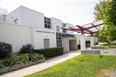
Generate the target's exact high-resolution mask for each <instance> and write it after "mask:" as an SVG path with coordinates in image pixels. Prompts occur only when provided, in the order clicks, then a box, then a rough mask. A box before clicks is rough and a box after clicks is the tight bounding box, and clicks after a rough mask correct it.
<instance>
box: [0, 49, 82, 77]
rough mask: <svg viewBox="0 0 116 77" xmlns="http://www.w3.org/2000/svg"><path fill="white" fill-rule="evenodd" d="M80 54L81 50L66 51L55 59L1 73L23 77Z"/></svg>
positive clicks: (7, 76) (6, 76)
mask: <svg viewBox="0 0 116 77" xmlns="http://www.w3.org/2000/svg"><path fill="white" fill-rule="evenodd" d="M80 54H81V52H80V51H71V52H69V53H66V54H64V55H61V56H58V57H55V58H53V59H50V60H47V61H45V62H43V63H40V64H37V65H33V66H29V67H26V68H23V69H19V70H16V71H12V72H8V73H5V74H3V75H1V76H0V77H22V76H25V75H28V74H32V73H35V72H38V71H42V70H45V69H47V68H49V67H51V66H53V65H56V64H58V63H61V62H64V61H66V60H68V59H70V58H73V57H75V56H78V55H80Z"/></svg>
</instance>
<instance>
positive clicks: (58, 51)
mask: <svg viewBox="0 0 116 77" xmlns="http://www.w3.org/2000/svg"><path fill="white" fill-rule="evenodd" d="M34 52H36V53H40V54H43V55H44V57H45V58H50V57H54V56H58V55H62V54H63V47H56V48H46V49H36V50H34Z"/></svg>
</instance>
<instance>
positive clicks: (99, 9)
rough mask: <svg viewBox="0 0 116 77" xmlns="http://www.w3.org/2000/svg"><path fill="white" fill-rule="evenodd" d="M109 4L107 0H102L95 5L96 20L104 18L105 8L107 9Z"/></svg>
mask: <svg viewBox="0 0 116 77" xmlns="http://www.w3.org/2000/svg"><path fill="white" fill-rule="evenodd" d="M107 5H108V1H107V0H102V1H100V3H98V4H96V5H95V7H94V15H95V20H96V21H98V20H102V19H104V18H105V17H104V9H106V6H107Z"/></svg>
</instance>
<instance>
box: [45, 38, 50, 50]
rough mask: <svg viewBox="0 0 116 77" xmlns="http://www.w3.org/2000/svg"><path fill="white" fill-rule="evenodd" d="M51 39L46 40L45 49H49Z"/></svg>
mask: <svg viewBox="0 0 116 77" xmlns="http://www.w3.org/2000/svg"><path fill="white" fill-rule="evenodd" d="M49 47H50V45H49V39H44V48H49Z"/></svg>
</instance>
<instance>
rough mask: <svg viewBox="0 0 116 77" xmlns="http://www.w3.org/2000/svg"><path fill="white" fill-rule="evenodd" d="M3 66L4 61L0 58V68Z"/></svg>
mask: <svg viewBox="0 0 116 77" xmlns="http://www.w3.org/2000/svg"><path fill="white" fill-rule="evenodd" d="M3 67H5V66H4V62H3V60H0V68H3Z"/></svg>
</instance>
